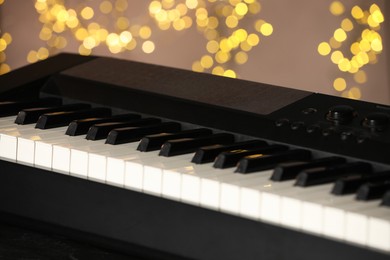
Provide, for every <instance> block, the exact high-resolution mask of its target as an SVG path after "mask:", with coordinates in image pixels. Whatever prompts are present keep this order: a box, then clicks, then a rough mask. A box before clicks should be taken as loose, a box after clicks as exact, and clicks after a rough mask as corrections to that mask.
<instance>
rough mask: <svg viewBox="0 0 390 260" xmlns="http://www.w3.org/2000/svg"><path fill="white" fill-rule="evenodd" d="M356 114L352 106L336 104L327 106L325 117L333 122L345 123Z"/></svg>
mask: <svg viewBox="0 0 390 260" xmlns="http://www.w3.org/2000/svg"><path fill="white" fill-rule="evenodd" d="M355 116H356V111H355V109H354V108H353V107H351V106H347V105H337V106H333V107H331V108H329V110H328V113H327V114H326V119H327V120H328V121H331V122H333V123H335V124H347V123H349V122H351V121H352V120H353V118H354V117H355Z"/></svg>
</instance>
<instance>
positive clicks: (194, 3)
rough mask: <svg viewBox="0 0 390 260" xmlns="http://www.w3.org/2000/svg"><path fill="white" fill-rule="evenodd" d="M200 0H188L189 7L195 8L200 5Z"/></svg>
mask: <svg viewBox="0 0 390 260" xmlns="http://www.w3.org/2000/svg"><path fill="white" fill-rule="evenodd" d="M198 4H199V3H198V0H186V6H187V7H188V8H189V9H195V8H196V7H197V6H198Z"/></svg>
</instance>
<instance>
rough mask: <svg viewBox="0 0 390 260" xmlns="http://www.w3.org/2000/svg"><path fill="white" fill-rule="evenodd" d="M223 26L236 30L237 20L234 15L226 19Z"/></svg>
mask: <svg viewBox="0 0 390 260" xmlns="http://www.w3.org/2000/svg"><path fill="white" fill-rule="evenodd" d="M225 24H226V26H227V27H229V28H236V27H237V25H238V18H237V17H236V16H234V15H229V16H228V17H226V20H225Z"/></svg>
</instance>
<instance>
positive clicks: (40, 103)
mask: <svg viewBox="0 0 390 260" xmlns="http://www.w3.org/2000/svg"><path fill="white" fill-rule="evenodd" d="M61 104H62V101H61V99H59V98H42V99H38V100H34V101H4V102H0V117H3V116H13V115H17V114H18V113H19V111H20V110H23V109H27V108H33V107H52V106H60V105H61Z"/></svg>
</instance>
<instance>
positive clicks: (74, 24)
mask: <svg viewBox="0 0 390 260" xmlns="http://www.w3.org/2000/svg"><path fill="white" fill-rule="evenodd" d="M66 25H67V26H68V27H69V28H71V29H73V28H76V27H77V26H78V25H79V19H77V17H76V16H71V17H69V19H68V20H67V21H66Z"/></svg>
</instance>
